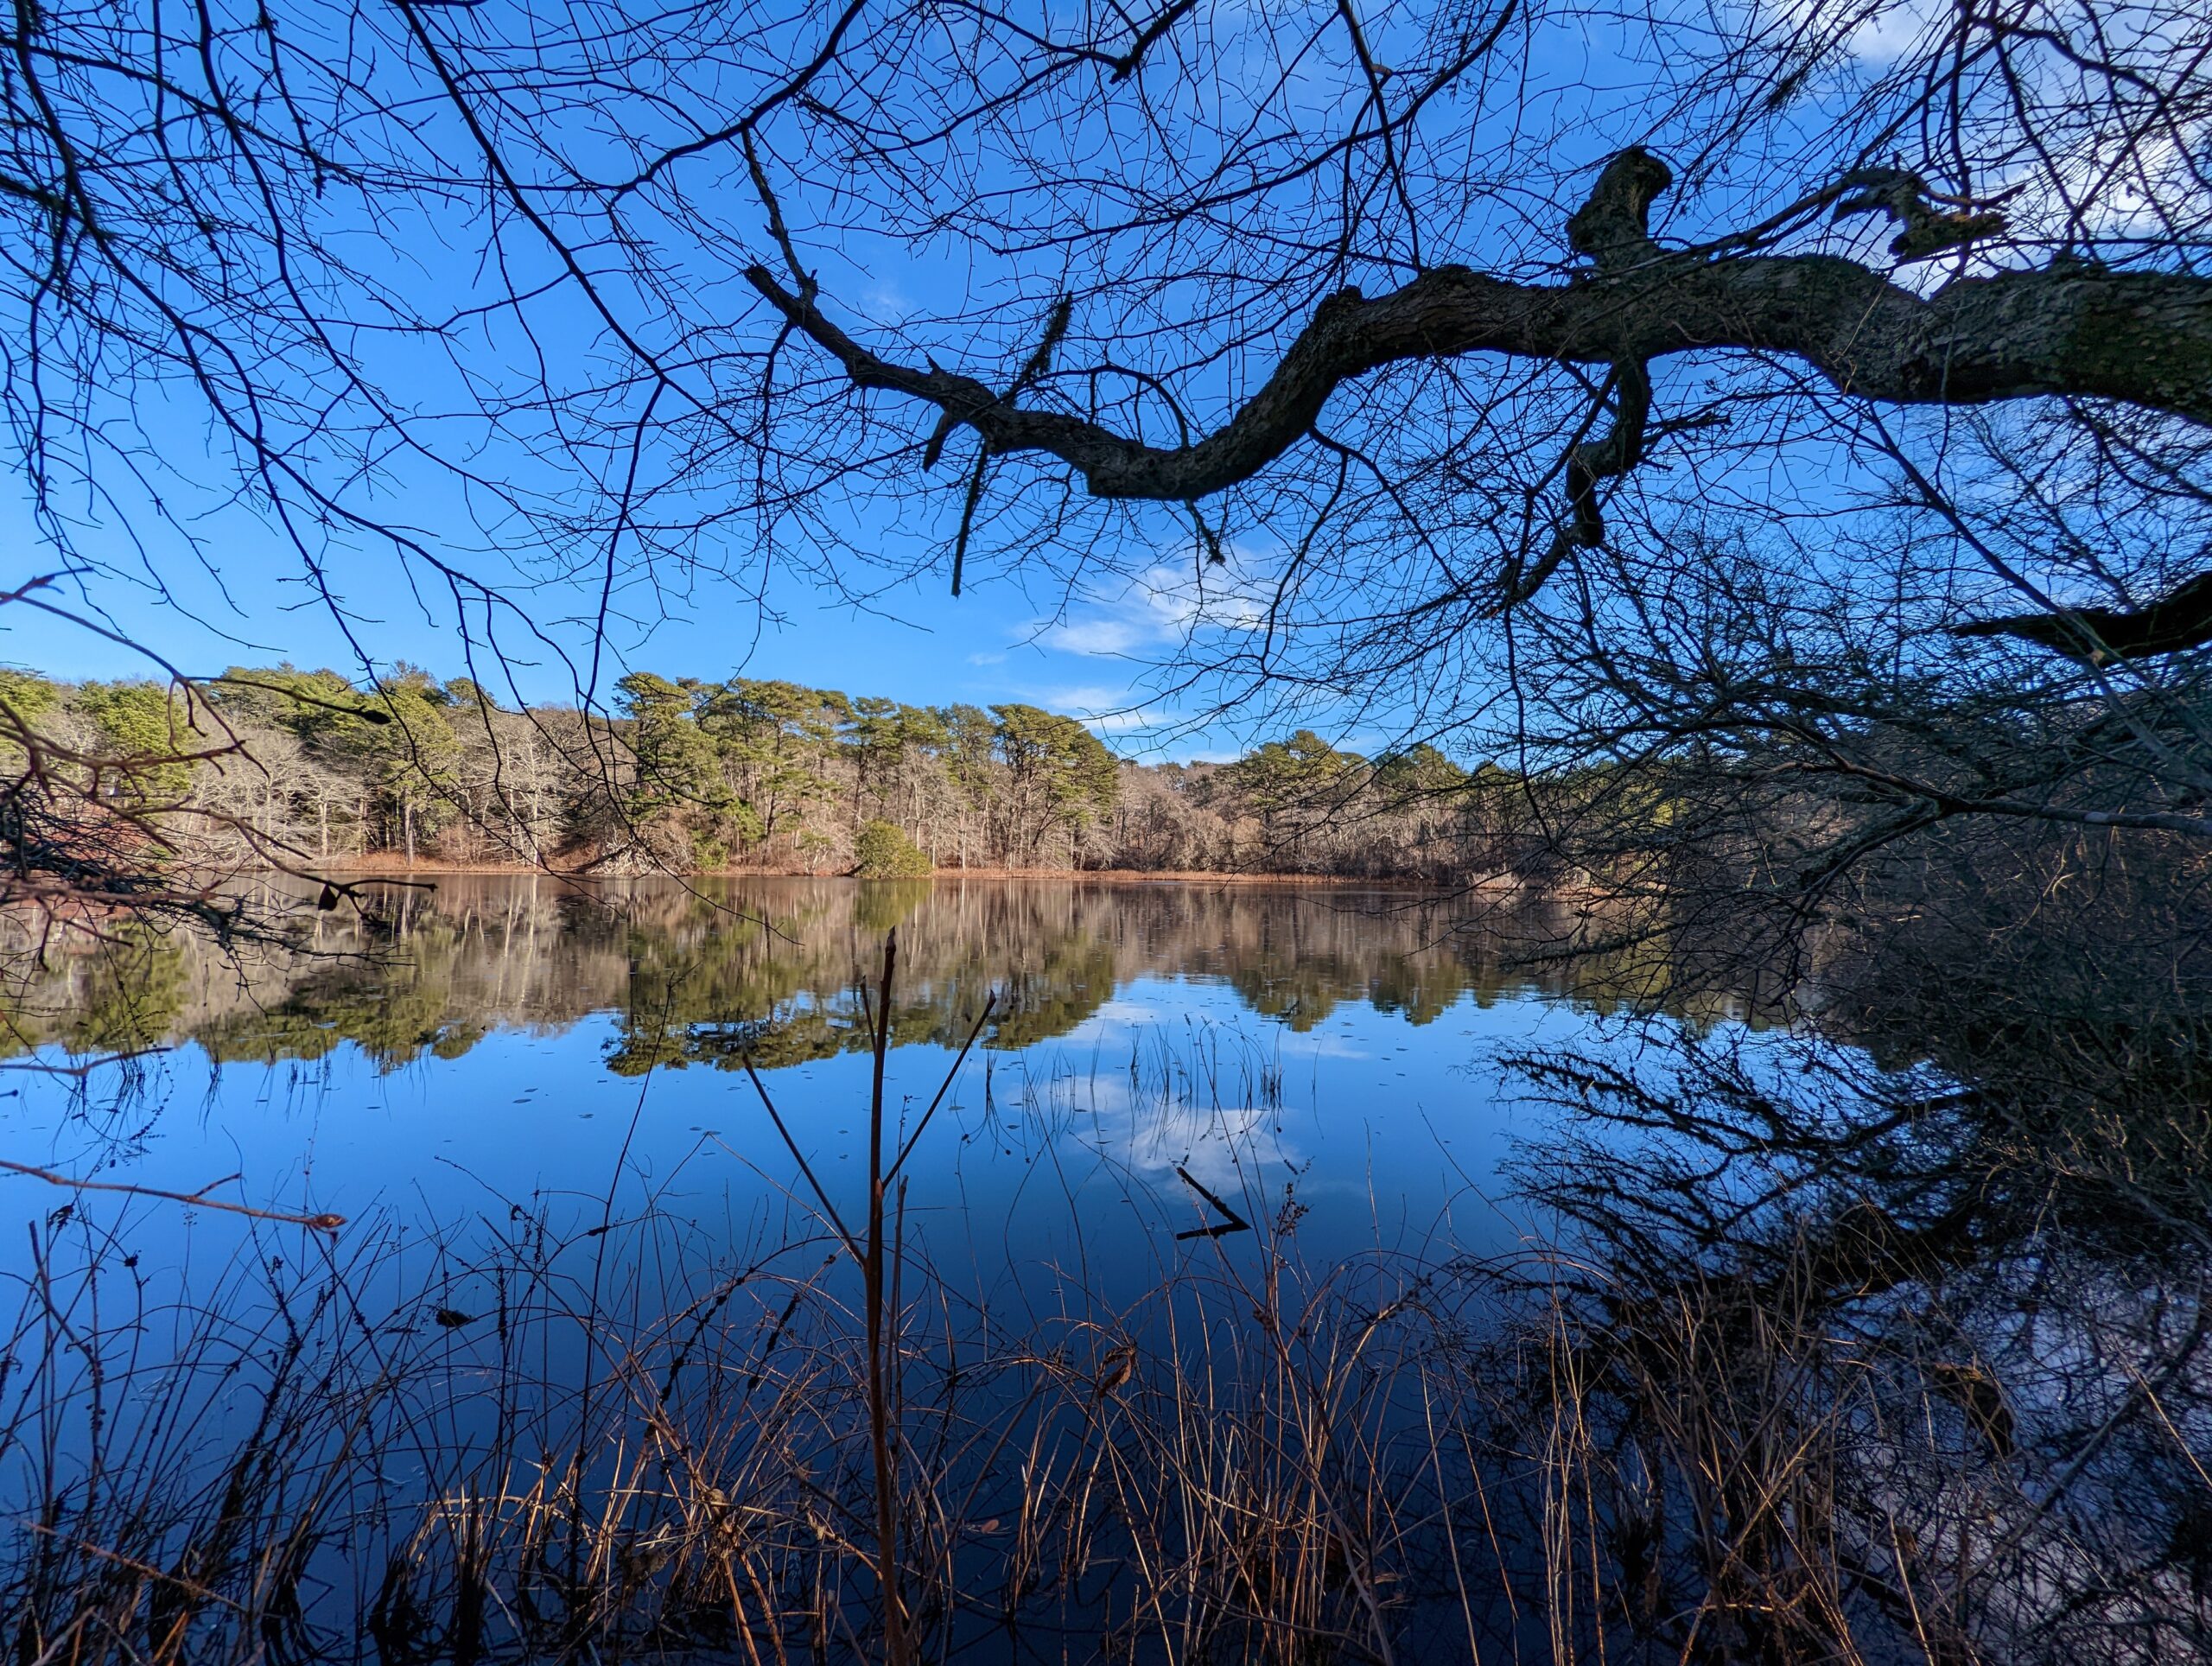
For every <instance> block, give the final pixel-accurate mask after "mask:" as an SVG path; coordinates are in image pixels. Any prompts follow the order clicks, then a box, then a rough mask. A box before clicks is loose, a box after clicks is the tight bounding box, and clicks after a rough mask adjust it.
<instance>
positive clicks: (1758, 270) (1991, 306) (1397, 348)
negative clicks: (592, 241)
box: [747, 150, 2212, 502]
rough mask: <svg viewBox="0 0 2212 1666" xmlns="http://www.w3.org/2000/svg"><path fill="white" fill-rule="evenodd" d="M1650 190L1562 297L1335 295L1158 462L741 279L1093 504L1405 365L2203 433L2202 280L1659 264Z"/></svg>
mask: <svg viewBox="0 0 2212 1666" xmlns="http://www.w3.org/2000/svg"><path fill="white" fill-rule="evenodd" d="M1670 180H1671V175H1669V173H1668V170H1667V169H1666V167H1665V165H1664V164H1663V163H1662V162H1659V161H1658V160H1657V158H1656V157H1654V156H1650V155H1649V153H1648V152H1645V151H1643V150H1629V151H1624V152H1623V153H1622V154H1621V155H1620V156H1617V157H1615V158H1614V160H1613V162H1611V164H1609V165H1608V166H1607V168H1606V169H1605V173H1604V174H1603V175H1601V177H1600V179H1599V185H1598V187H1597V188H1596V189H1595V190H1593V192H1592V196H1591V199H1590V200H1589V201H1588V202H1587V203H1586V204H1585V205H1584V206H1583V207H1582V208H1581V209H1580V210H1578V211H1577V213H1575V215H1574V216H1573V219H1572V220H1571V221H1570V222H1569V231H1570V238H1571V240H1572V242H1573V245H1574V247H1575V248H1576V249H1577V250H1578V251H1580V252H1582V253H1583V254H1585V255H1587V256H1589V257H1590V258H1592V260H1593V261H1594V262H1595V269H1594V270H1591V271H1588V272H1586V273H1581V274H1578V275H1577V276H1575V277H1573V278H1572V279H1570V280H1569V281H1568V282H1567V283H1514V282H1510V281H1509V280H1506V279H1503V278H1498V277H1491V276H1489V275H1487V274H1485V273H1482V272H1478V271H1475V270H1471V269H1470V268H1468V267H1465V266H1440V267H1437V268H1435V269H1433V270H1430V271H1427V272H1424V273H1422V274H1421V276H1420V277H1416V278H1414V280H1413V281H1412V282H1411V283H1407V284H1406V285H1405V286H1404V287H1403V288H1402V289H1395V290H1394V291H1392V292H1391V293H1390V294H1389V295H1385V296H1377V297H1376V298H1374V299H1372V300H1370V299H1369V298H1368V297H1366V296H1363V295H1362V294H1361V293H1360V292H1359V291H1358V290H1357V289H1344V290H1341V291H1339V292H1338V294H1336V295H1333V296H1330V297H1329V298H1328V299H1327V300H1325V301H1324V302H1322V303H1321V304H1320V306H1319V308H1316V310H1315V312H1314V314H1313V318H1312V319H1311V320H1310V321H1308V322H1307V323H1306V326H1305V327H1304V328H1303V329H1302V330H1301V331H1300V334H1299V335H1298V337H1297V339H1296V340H1294V341H1293V342H1292V343H1291V346H1290V347H1289V349H1288V350H1287V352H1286V353H1284V354H1283V357H1282V359H1281V361H1280V362H1279V363H1278V364H1277V365H1276V366H1275V369H1274V372H1273V373H1272V374H1271V375H1270V376H1269V377H1268V379H1267V380H1266V382H1265V383H1264V384H1263V385H1262V386H1261V387H1260V388H1259V389H1258V391H1256V392H1255V393H1254V394H1253V395H1252V396H1251V397H1249V399H1247V400H1246V401H1245V402H1244V404H1243V405H1242V406H1241V407H1240V408H1238V409H1237V410H1236V411H1235V413H1234V414H1233V415H1231V417H1230V418H1229V420H1228V421H1227V422H1226V423H1224V425H1222V426H1221V427H1220V428H1218V429H1215V430H1214V431H1213V432H1211V433H1209V434H1206V435H1205V436H1202V437H1198V438H1196V439H1194V440H1192V441H1191V442H1188V443H1186V444H1184V445H1179V446H1174V447H1160V446H1151V445H1146V444H1144V443H1142V442H1139V441H1136V440H1133V439H1130V438H1128V437H1126V436H1122V435H1120V434H1117V433H1116V432H1114V431H1113V430H1112V429H1109V428H1107V427H1106V426H1104V425H1103V423H1095V422H1091V421H1089V420H1088V419H1086V418H1084V417H1075V416H1071V415H1069V414H1067V413H1065V412H1062V411H1053V410H1033V409H1027V408H1024V407H1022V406H1020V405H1018V404H1015V403H1014V400H1013V399H1012V398H1011V397H1007V396H1002V395H1001V394H998V393H995V392H994V391H992V390H991V389H990V388H988V386H986V385H984V384H983V383H982V382H981V381H979V380H977V379H976V378H973V377H969V376H965V375H962V374H960V373H958V372H953V371H948V370H942V369H939V368H938V367H936V366H934V365H931V366H912V365H907V364H902V363H899V362H897V361H895V360H893V359H887V358H884V357H882V356H880V355H879V354H877V353H874V352H872V351H871V350H869V349H868V348H867V347H863V346H861V344H860V343H859V342H858V341H857V340H855V339H854V338H853V337H852V336H851V335H850V334H848V333H847V332H846V331H844V330H843V329H842V328H841V327H838V326H837V325H836V324H835V323H833V322H831V321H830V320H829V318H828V317H827V316H826V315H824V314H823V311H822V309H821V308H820V307H819V305H818V304H817V301H816V298H815V296H814V294H813V291H812V289H811V288H810V286H809V287H804V288H801V289H792V288H790V287H787V286H786V285H785V283H782V282H781V281H779V279H778V278H777V277H775V276H774V275H773V274H772V273H771V272H770V271H769V270H768V269H767V268H766V267H765V266H760V265H755V266H753V267H751V268H750V269H748V270H747V277H748V279H749V280H750V281H751V282H752V283H753V287H754V288H755V289H758V290H759V291H760V294H761V295H763V296H766V298H767V300H768V301H769V302H770V303H771V304H772V305H773V306H774V307H775V308H776V309H777V310H778V311H779V313H781V314H782V315H783V316H784V318H785V321H787V322H788V323H789V324H790V325H791V327H792V328H793V329H795V330H796V331H798V333H799V334H804V335H805V336H806V337H807V338H808V339H809V340H812V341H813V342H814V343H815V344H816V345H817V347H821V348H822V349H823V351H824V352H826V353H829V355H830V356H831V357H833V358H834V359H836V360H837V361H838V363H839V364H840V365H841V366H842V367H843V369H844V372H845V373H846V375H847V376H848V377H849V378H851V380H852V381H853V382H854V383H855V385H858V386H861V387H864V388H876V389H882V390H885V391H890V392H893V393H900V394H905V395H907V396H909V397H913V398H915V399H918V400H921V401H924V402H926V403H928V404H933V405H935V406H936V407H937V408H938V410H940V411H941V412H943V413H944V416H945V417H948V418H950V420H951V421H952V422H954V423H960V424H964V425H965V426H967V427H969V428H972V429H975V430H976V432H977V433H978V434H979V435H980V436H982V441H983V443H984V445H985V447H986V448H988V450H989V451H991V452H994V453H1001V454H1004V453H1012V452H1021V451H1037V452H1044V453H1046V454H1048V455H1052V456H1054V457H1058V458H1059V459H1060V460H1061V461H1064V462H1066V463H1068V464H1070V465H1071V466H1072V467H1074V468H1076V469H1077V471H1078V472H1079V473H1080V474H1082V475H1083V477H1084V481H1085V484H1086V485H1087V486H1088V488H1089V490H1090V493H1091V494H1092V495H1093V496H1095V497H1100V498H1116V499H1152V500H1157V501H1162V502H1184V501H1189V500H1192V499H1198V498H1203V497H1206V496H1209V495H1211V494H1212V493H1217V492H1221V491H1224V490H1225V489H1227V488H1228V487H1230V486H1235V485H1236V484H1238V483H1239V482H1241V481H1243V480H1249V478H1251V477H1252V476H1253V475H1254V474H1257V473H1258V472H1259V471H1260V470H1262V468H1264V467H1267V466H1268V464H1270V463H1272V462H1273V461H1274V460H1275V459H1276V458H1278V457H1280V456H1281V455H1282V454H1283V453H1284V452H1286V451H1287V450H1288V449H1289V448H1291V447H1292V446H1293V445H1294V444H1296V443H1297V442H1299V441H1300V439H1301V438H1303V437H1304V436H1306V434H1307V433H1308V432H1309V431H1310V430H1311V429H1313V424H1314V423H1315V422H1316V420H1317V419H1318V418H1319V417H1320V414H1321V409H1322V406H1323V405H1324V404H1325V403H1326V401H1327V399H1328V397H1329V396H1330V395H1331V394H1332V392H1333V391H1335V390H1336V389H1337V387H1338V385H1341V384H1342V383H1344V382H1345V381H1347V380H1349V379H1351V378H1356V377H1359V376H1363V375H1365V374H1367V373H1369V372H1372V371H1376V370H1378V369H1381V368H1383V367H1384V366H1389V365H1393V364H1398V363H1402V362H1404V361H1407V360H1412V359H1440V358H1454V357H1459V356H1463V355H1465V354H1470V353H1501V354H1505V355H1508V356H1512V357H1519V358H1526V359H1545V360H1551V361H1561V360H1564V361H1567V362H1569V363H1573V364H1584V365H1605V366H1617V367H1618V366H1644V365H1648V364H1649V363H1650V362H1651V361H1653V360H1655V359H1665V358H1670V357H1673V356H1675V355H1676V354H1680V353H1709V352H1718V351H1726V352H1738V353H1776V354H1781V355H1784V356H1787V357H1789V358H1793V359H1798V360H1800V361H1801V362H1802V363H1804V364H1806V365H1808V366H1810V367H1811V368H1812V369H1813V370H1814V371H1815V372H1818V373H1819V374H1820V375H1821V376H1822V377H1823V378H1826V379H1827V381H1828V382H1829V383H1830V384H1831V385H1834V387H1836V388H1838V389H1839V390H1841V391H1845V392H1847V393H1852V394H1855V395H1858V396H1859V397H1864V398H1867V399H1872V400H1877V401H1881V402H1884V403H1887V404H1952V405H1978V404H1990V403H1993V402H1997V401H2001V400H2010V399H2021V398H2029V397H2037V396H2041V395H2071V396H2081V397H2094V398H2102V399H2112V400H2117V401H2119V402H2120V403H2123V404H2130V405H2134V406H2138V407H2139V408H2142V409H2145V410H2157V411H2164V412H2168V413H2170V414H2172V415H2174V416H2177V417H2184V418H2187V419H2188V420H2190V421H2191V422H2194V423H2206V424H2212V280H2208V279H2206V278H2202V277H2194V276H2191V275H2189V274H2186V273H2180V272H2145V271H2137V272H2115V271H2110V270H2106V269H2104V268H2103V267H2101V266H2098V265H2095V264H2089V263H2084V262H2080V261H2069V262H2064V263H2058V264H2052V265H2050V266H2047V267H2044V268H2041V269H2038V270H2022V271H2009V272H2002V273H1999V274H1997V275H1995V276H1993V277H1967V278H1960V279H1957V280H1955V281H1954V282H1952V283H1948V284H1946V285H1944V286H1943V287H1942V289H1938V290H1937V291H1936V293H1934V294H1933V295H1929V296H1922V295H1918V294H1916V293H1914V292H1913V291H1912V290H1910V289H1904V288H1903V287H1901V286H1899V285H1898V284H1897V283H1892V282H1891V280H1890V278H1889V277H1887V276H1885V275H1884V274H1883V273H1880V272H1878V271H1875V270H1872V269H1871V268H1868V267H1866V266H1863V265H1860V264H1859V263H1857V262H1855V261H1852V260H1847V259H1843V258H1839V257H1836V256H1833V255H1815V254H1806V255H1762V254H1757V253H1750V252H1745V251H1743V250H1742V249H1741V248H1740V246H1738V247H1733V248H1732V247H1730V246H1727V245H1725V244H1724V245H1720V246H1718V247H1713V248H1707V249H1693V250H1681V251H1668V250H1663V249H1662V248H1660V247H1659V245H1657V244H1656V243H1655V242H1653V241H1652V240H1651V238H1649V234H1648V233H1647V232H1645V230H1644V216H1645V214H1646V213H1647V212H1648V210H1649V205H1650V202H1651V200H1652V199H1653V198H1654V197H1656V195H1657V194H1659V192H1660V191H1662V190H1663V189H1665V188H1666V187H1667V185H1668V184H1669V182H1670ZM1842 189H1843V187H1841V186H1840V187H1839V188H1836V190H1834V191H1832V192H1830V193H1828V194H1824V196H1823V197H1822V198H1821V199H1820V200H1821V201H1827V200H1834V197H1835V196H1837V195H1839V194H1840V193H1841V190H1842ZM1747 240H1748V239H1741V240H1738V242H1739V243H1740V242H1741V241H1747Z"/></svg>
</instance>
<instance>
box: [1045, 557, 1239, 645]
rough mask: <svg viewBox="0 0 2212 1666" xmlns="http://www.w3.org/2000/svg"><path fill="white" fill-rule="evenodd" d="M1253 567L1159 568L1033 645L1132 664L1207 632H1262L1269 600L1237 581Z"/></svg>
mask: <svg viewBox="0 0 2212 1666" xmlns="http://www.w3.org/2000/svg"><path fill="white" fill-rule="evenodd" d="M1240 553H1241V552H1240ZM1253 565H1254V563H1251V562H1250V561H1249V560H1233V561H1231V562H1227V563H1220V564H1215V563H1207V564H1206V565H1205V568H1204V569H1203V570H1198V571H1194V570H1193V569H1192V567H1190V566H1189V565H1187V564H1185V563H1180V562H1160V563H1155V564H1154V565H1153V566H1151V567H1148V568H1147V569H1145V570H1144V571H1142V572H1141V573H1138V574H1136V575H1134V576H1133V577H1131V578H1130V579H1129V580H1128V582H1127V583H1126V584H1125V585H1124V586H1123V587H1122V589H1121V590H1120V591H1119V592H1118V593H1116V594H1115V595H1110V596H1101V597H1096V598H1092V599H1091V600H1090V601H1087V602H1086V603H1085V604H1084V606H1082V607H1080V608H1078V609H1077V611H1075V612H1074V613H1072V614H1070V615H1069V616H1068V617H1066V618H1065V619H1061V620H1054V621H1052V622H1050V623H1046V621H1043V620H1039V621H1037V623H1036V624H1035V625H1033V626H1032V627H1031V628H1032V630H1033V632H1034V633H1035V635H1034V638H1033V639H1034V640H1035V641H1036V643H1037V644H1038V645H1039V646H1040V647H1044V648H1049V649H1055V650H1058V652H1063V653H1073V654H1082V655H1084V656H1086V657H1088V658H1105V659H1128V658H1147V657H1150V656H1154V655H1157V654H1159V653H1160V652H1163V651H1166V650H1169V649H1173V648H1175V647H1178V646H1179V645H1182V644H1183V643H1185V641H1187V640H1189V639H1191V638H1192V637H1193V636H1199V635H1204V634H1206V633H1209V632H1215V631H1250V630H1256V629H1258V628H1259V627H1260V626H1262V625H1263V624H1265V623H1266V620H1267V609H1266V603H1265V601H1264V598H1263V596H1262V593H1261V592H1260V590H1259V589H1258V588H1257V587H1256V585H1255V583H1254V582H1253V581H1252V580H1251V579H1249V578H1248V577H1240V576H1238V574H1239V573H1240V572H1243V573H1249V572H1250V571H1251V570H1252V568H1253Z"/></svg>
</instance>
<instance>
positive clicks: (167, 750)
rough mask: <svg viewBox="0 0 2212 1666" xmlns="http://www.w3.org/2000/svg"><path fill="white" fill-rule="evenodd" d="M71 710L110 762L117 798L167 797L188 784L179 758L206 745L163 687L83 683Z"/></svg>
mask: <svg viewBox="0 0 2212 1666" xmlns="http://www.w3.org/2000/svg"><path fill="white" fill-rule="evenodd" d="M75 703H76V707H77V709H78V710H79V712H81V713H82V714H83V715H85V716H86V717H88V718H90V719H91V720H92V726H93V728H96V729H97V730H98V731H99V751H100V754H101V755H102V756H103V757H104V758H106V759H109V760H113V762H114V764H115V766H116V769H115V772H114V777H113V780H114V790H115V792H117V794H118V796H120V797H123V798H132V799H137V800H139V801H142V802H143V801H146V800H149V799H162V798H175V797H176V796H178V795H179V794H180V793H181V792H183V791H184V790H185V789H186V787H187V786H188V785H190V784H191V779H192V766H191V765H190V764H188V763H187V762H185V761H183V757H182V754H190V753H193V752H195V751H200V750H203V749H205V748H206V747H207V744H208V742H207V740H206V738H205V737H203V736H200V735H196V734H194V733H193V732H192V728H191V726H190V723H189V722H188V718H187V715H186V713H185V709H184V707H183V704H182V703H181V701H179V700H178V699H177V697H176V696H175V693H174V692H173V691H172V690H170V689H169V687H168V685H167V684H162V683H86V684H82V685H81V686H79V689H78V690H77V692H76V702H75Z"/></svg>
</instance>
